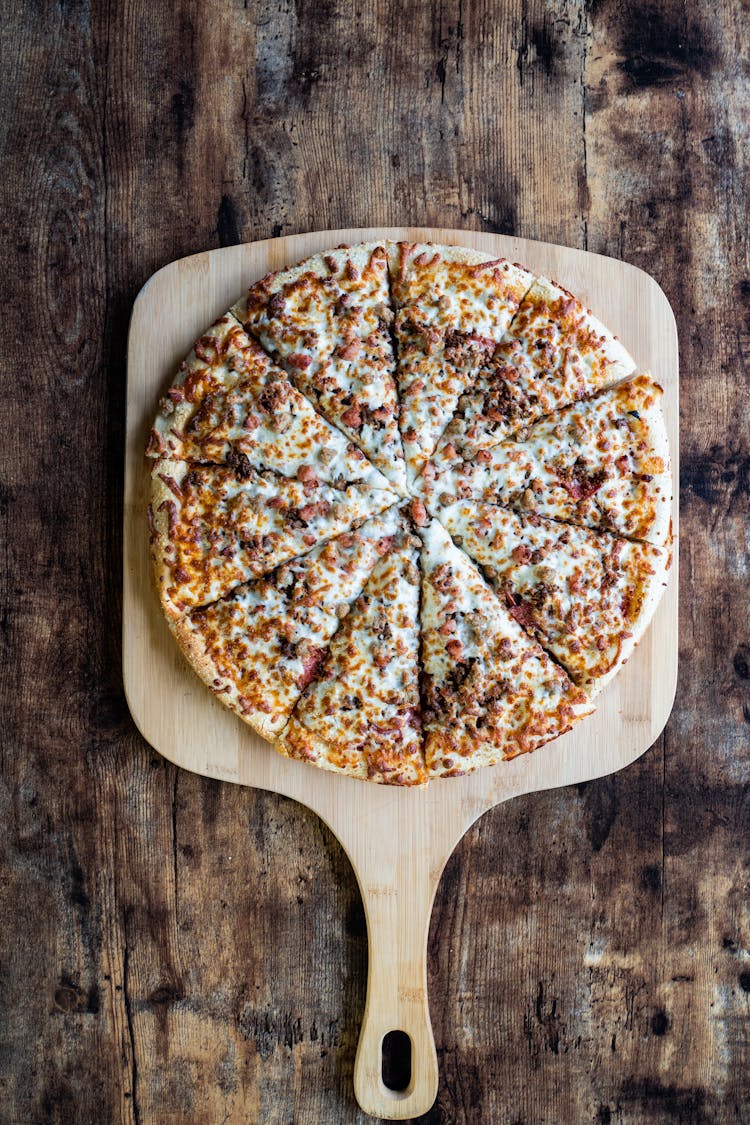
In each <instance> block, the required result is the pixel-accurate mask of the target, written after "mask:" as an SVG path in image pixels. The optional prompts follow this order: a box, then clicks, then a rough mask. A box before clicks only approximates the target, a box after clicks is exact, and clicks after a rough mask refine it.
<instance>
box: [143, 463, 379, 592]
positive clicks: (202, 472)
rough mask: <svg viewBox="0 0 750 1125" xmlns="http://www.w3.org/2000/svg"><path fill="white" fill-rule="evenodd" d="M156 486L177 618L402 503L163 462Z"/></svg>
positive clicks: (163, 558) (162, 549) (159, 557)
mask: <svg viewBox="0 0 750 1125" xmlns="http://www.w3.org/2000/svg"><path fill="white" fill-rule="evenodd" d="M152 481H153V487H152V504H151V507H152V518H153V522H154V532H155V537H154V552H155V556H156V559H155V561H156V566H157V578H158V581H159V583H160V586H161V592H162V598H163V600H164V602H165V606H166V608H167V609H168V611H171V612H173V613H180V612H184V611H185V610H187V609H191V608H194V607H197V606H201V605H206V604H208V603H209V602H212V601H216V599H217V598H220V597H224V596H225V595H226V594H227V593H228V592H229V591H230V590H231V589H232V588H233V587H234V586H237V585H239V584H240V583H241V582H246V581H248V579H251V578H258V577H261V576H262V575H264V574H268V573H269V572H270V571H271V570H273V569H274V568H275V567H277V566H278V565H279V564H280V563H282V562H285V561H286V560H287V559H291V558H294V557H295V556H297V555H304V554H306V553H307V552H308V551H310V550H311V549H312V548H313V547H314V546H316V544H317V543H318V542H319V541H320V540H325V539H330V538H332V537H333V536H335V535H338V534H340V533H341V532H342V531H346V530H348V529H349V528H351V527H352V526H353V525H354V524H356V523H359V522H362V521H363V520H365V519H367V518H368V517H369V516H372V515H376V514H377V513H378V512H382V511H384V510H385V509H386V508H388V507H390V505H391V504H393V502H394V501H395V500H396V499H397V497H396V496H395V494H394V493H392V492H387V491H386V490H385V489H375V490H370V489H368V488H367V487H366V486H364V485H361V484H351V485H349V486H348V487H347V488H345V489H334V488H331V487H330V486H328V485H324V484H320V483H318V484H317V485H316V486H314V487H311V486H309V485H304V484H303V483H302V482H300V481H298V480H289V479H288V478H287V477H281V476H278V475H277V474H275V473H270V472H264V473H258V472H256V471H255V470H250V471H249V472H248V474H247V476H245V477H244V478H242V479H240V478H238V477H237V476H236V475H235V473H234V472H233V471H232V470H231V469H228V468H223V467H221V466H215V465H196V466H190V465H186V464H185V463H184V462H162V461H159V462H157V463H156V466H155V468H154V473H153V477H152Z"/></svg>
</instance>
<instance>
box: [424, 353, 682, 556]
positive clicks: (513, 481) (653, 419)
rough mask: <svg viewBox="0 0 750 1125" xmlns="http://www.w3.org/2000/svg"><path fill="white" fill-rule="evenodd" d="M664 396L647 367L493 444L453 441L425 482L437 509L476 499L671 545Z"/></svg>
mask: <svg viewBox="0 0 750 1125" xmlns="http://www.w3.org/2000/svg"><path fill="white" fill-rule="evenodd" d="M661 395H662V390H661V387H659V386H658V385H657V384H656V383H654V382H653V380H652V379H651V378H650V377H649V376H647V375H638V376H636V377H635V378H634V379H631V380H629V381H628V382H627V383H623V384H621V385H620V386H617V387H613V388H611V389H609V390H606V391H602V392H601V393H600V394H598V395H596V396H595V397H593V398H591V399H588V400H587V401H585V402H578V403H575V404H574V405H572V406H569V407H567V408H566V409H565V410H561V411H560V412H559V413H556V414H553V415H551V416H550V417H548V418H543V419H542V420H541V421H539V422H536V423H535V424H534V425H532V426H530V427H529V428H528V430H525V431H519V432H518V433H517V434H516V435H515V436H514V437H513V438H509V439H507V440H505V441H503V442H499V443H498V444H496V445H493V446H492V447H491V448H489V449H481V450H478V451H471V452H469V451H467V450H466V449H464V450H461V449H460V448H459V447H458V446H457V445H455V444H453V443H452V442H446V443H445V444H444V445H443V446H442V448H441V449H440V450H438V452H437V453H436V454H435V456H434V457H433V459H432V461H431V462H430V464H428V465H427V467H426V468H425V471H424V473H423V475H422V477H421V478H420V482H419V490H420V492H421V494H422V495H423V497H424V499H425V501H426V503H427V504H428V507H430V508H431V510H433V511H438V510H439V508H440V507H442V506H444V505H446V504H448V505H449V504H451V503H453V502H454V501H455V500H456V499H469V498H471V499H474V500H484V501H487V502H489V503H497V504H504V505H507V506H508V507H512V508H515V509H517V510H520V511H525V512H529V511H533V512H536V513H538V514H539V515H541V516H546V517H549V518H552V519H561V520H567V521H571V522H574V523H578V524H582V525H583V526H585V527H591V528H596V529H601V530H608V531H614V532H616V533H617V534H619V535H625V536H629V537H632V538H634V539H644V540H647V541H648V542H650V543H654V544H655V545H657V546H664V545H667V544H668V543H669V538H670V514H671V507H672V485H671V475H670V470H669V447H668V442H667V432H666V428H665V424H664V415H663V414H662V412H661V408H660V405H659V400H660V398H661Z"/></svg>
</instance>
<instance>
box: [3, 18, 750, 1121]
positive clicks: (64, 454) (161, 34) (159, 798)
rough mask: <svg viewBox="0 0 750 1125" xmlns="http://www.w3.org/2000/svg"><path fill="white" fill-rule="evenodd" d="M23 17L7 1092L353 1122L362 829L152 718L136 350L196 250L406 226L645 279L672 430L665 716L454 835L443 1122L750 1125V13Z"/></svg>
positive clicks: (12, 64)
mask: <svg viewBox="0 0 750 1125" xmlns="http://www.w3.org/2000/svg"><path fill="white" fill-rule="evenodd" d="M0 35H1V36H2V44H3V58H4V60H5V65H4V68H3V71H2V73H1V74H0V106H2V115H1V116H0V144H1V145H2V151H3V172H4V175H3V176H2V177H1V178H0V193H1V195H0V202H1V204H2V205H1V206H0V223H2V230H3V236H4V237H3V241H2V246H1V247H0V254H1V255H2V259H3V262H2V267H3V268H2V270H0V299H1V300H2V304H3V309H4V317H3V322H4V334H3V356H2V362H3V370H4V375H5V382H4V387H5V396H4V411H3V416H4V417H3V441H2V448H1V449H0V456H1V457H2V478H1V479H2V515H3V526H4V540H3V549H4V566H3V584H2V586H3V609H2V617H1V618H0V621H1V622H2V636H3V641H4V647H5V651H6V652H7V653H8V660H7V672H6V675H5V676H4V678H3V687H2V690H3V704H2V714H3V723H2V735H1V739H2V740H1V741H0V754H1V755H2V756H1V759H0V761H1V762H2V782H1V784H0V802H1V804H2V813H3V820H4V826H5V831H4V833H3V835H2V840H1V842H0V856H1V862H2V878H1V879H0V927H2V936H1V937H0V951H1V952H0V1029H1V1030H0V1044H1V1046H2V1050H0V1102H1V1103H2V1105H3V1114H2V1115H3V1117H4V1118H5V1119H8V1120H10V1121H14V1122H15V1121H19V1122H21V1121H59V1122H67V1121H71V1120H78V1121H85V1122H88V1121H91V1122H94V1121H96V1122H99V1121H109V1120H123V1121H141V1122H147V1121H169V1122H194V1121H196V1120H207V1121H217V1122H218V1121H222V1120H227V1121H239V1120H259V1121H264V1122H276V1121H278V1122H288V1121H292V1120H294V1121H299V1122H317V1121H357V1120H364V1118H362V1116H361V1114H359V1112H358V1110H357V1108H356V1105H355V1104H354V1102H353V1099H352V1093H351V1070H352V1065H353V1057H354V1049H355V1044H356V1033H357V1026H358V1020H359V1019H360V1016H361V1011H362V1005H363V1002H364V973H365V963H366V940H365V933H364V920H363V916H362V913H361V907H360V903H359V897H358V894H357V891H356V887H355V886H354V884H353V880H352V876H351V872H350V870H349V867H348V864H347V863H346V860H345V858H344V856H343V854H342V853H341V851H340V849H339V848H338V846H337V845H336V843H335V842H334V841H333V840H332V838H331V837H330V835H329V834H328V833H327V832H326V831H325V830H324V829H323V828H321V826H320V825H319V824H318V823H317V822H316V821H315V819H314V818H312V817H311V816H309V814H306V813H305V812H304V811H301V810H300V809H298V808H296V807H295V806H292V805H291V804H290V803H289V802H286V801H283V800H281V799H278V798H273V797H269V796H265V795H263V794H259V793H248V792H245V791H242V790H239V789H233V788H231V787H221V786H218V785H216V784H213V783H211V782H208V781H203V780H201V779H198V778H194V777H191V776H189V775H185V774H179V775H178V774H177V773H176V771H174V770H173V769H172V768H171V767H170V766H168V765H166V764H165V763H164V762H163V761H162V760H161V759H159V758H158V757H157V756H156V755H154V754H153V753H152V752H151V751H150V750H149V749H148V748H147V747H146V746H145V745H144V744H143V742H142V740H141V739H140V738H139V736H138V735H137V733H136V732H135V731H134V729H133V727H132V725H131V723H130V720H129V718H128V715H127V711H126V707H125V704H124V700H123V697H122V691H121V682H120V675H119V614H120V595H119V566H120V563H119V559H120V546H121V544H120V531H119V526H120V514H121V499H120V494H121V454H122V403H123V399H124V395H123V386H124V349H125V335H126V328H127V317H128V313H129V308H130V304H131V302H132V299H133V297H134V295H135V293H136V292H137V290H138V288H139V287H140V285H141V284H142V283H143V282H144V281H145V280H146V278H147V277H148V276H149V275H150V274H151V273H152V272H153V271H154V270H155V269H156V268H158V267H159V266H161V265H163V264H164V263H165V262H167V261H169V260H171V259H172V258H175V257H178V256H181V255H183V254H187V253H190V252H192V251H195V250H199V249H204V248H206V247H210V246H214V245H219V244H221V243H231V242H235V241H238V240H243V239H250V238H260V237H267V236H270V235H273V234H278V233H281V232H287V231H292V230H303V229H315V228H322V227H337V226H343V225H348V224H355V223H368V224H369V223H393V222H403V221H408V222H414V223H436V224H443V225H456V226H472V227H484V228H486V229H495V230H499V231H502V232H510V233H517V234H521V235H525V236H527V237H532V238H533V237H536V238H543V239H548V240H551V241H555V240H557V241H562V242H567V243H569V244H571V245H580V246H588V248H589V249H591V250H595V251H601V252H604V253H610V254H615V255H617V256H621V257H624V258H626V259H627V260H629V261H633V262H635V263H636V264H638V265H640V266H642V267H643V268H644V269H646V270H648V271H649V272H650V273H652V274H654V276H656V277H657V279H658V280H659V281H660V282H661V284H662V286H663V287H664V289H665V290H666V292H667V294H668V296H669V297H670V299H671V301H672V303H673V305H674V307H675V311H676V314H677V318H678V324H679V329H680V337H681V344H682V365H683V378H682V387H683V417H684V425H683V448H684V451H685V452H684V464H683V480H684V488H683V496H682V511H683V529H684V534H683V546H682V552H683V573H684V581H683V588H682V591H681V593H682V616H681V637H682V671H681V680H680V687H679V690H678V697H677V704H676V708H675V713H674V716H673V719H672V721H671V723H670V725H669V727H668V729H667V733H666V735H665V737H664V738H663V739H662V740H660V742H659V744H658V745H657V747H655V749H654V750H653V751H652V752H651V753H650V754H649V755H647V756H646V757H645V758H644V759H643V760H641V761H640V762H638V763H637V764H636V765H635V766H633V767H632V768H630V769H629V770H628V771H626V772H625V773H624V774H622V775H620V776H617V777H615V778H609V779H605V780H603V781H601V782H596V783H591V784H590V785H588V786H586V787H585V788H583V789H582V790H580V791H578V790H571V791H565V792H560V793H548V794H538V795H535V796H533V797H529V798H525V799H523V800H520V801H518V802H515V803H514V804H512V805H510V806H504V807H502V808H500V809H499V810H497V811H496V812H495V813H492V814H490V815H488V816H487V817H485V818H484V819H483V820H482V821H481V822H480V823H479V824H478V825H477V827H476V828H475V829H474V830H473V831H472V832H471V833H470V834H469V836H468V838H467V839H466V840H465V841H464V843H463V844H462V845H461V847H460V848H459V850H458V852H457V854H456V855H455V856H454V858H453V859H452V860H451V863H450V865H449V868H448V870H447V872H446V875H445V878H444V880H443V884H442V885H441V888H440V891H439V894H438V900H437V902H436V907H435V913H434V916H433V922H432V929H431V939H430V951H431V1002H432V1010H433V1018H434V1024H435V1034H436V1041H437V1042H438V1045H439V1052H440V1058H441V1066H442V1085H441V1090H440V1094H439V1099H438V1103H437V1105H436V1107H435V1108H434V1110H433V1111H432V1113H431V1114H429V1115H428V1118H427V1119H428V1120H430V1121H433V1122H438V1121H451V1122H453V1121H455V1122H475V1121H478V1120H481V1121H493V1122H495V1121H496V1122H520V1121H524V1122H529V1123H531V1122H534V1123H544V1122H550V1123H552V1122H564V1121H571V1122H572V1121H575V1122H578V1121H599V1122H619V1123H627V1125H631V1123H633V1125H634V1123H636V1122H644V1121H664V1120H675V1121H683V1122H712V1121H715V1122H728V1121H742V1120H743V1118H744V1116H746V1113H747V1105H748V1102H749V1101H750V1084H749V1083H748V1078H747V1075H748V1073H749V1072H750V1065H749V1064H750V1058H749V1054H750V1052H749V1050H748V1046H749V1044H748V1039H749V1032H748V1028H749V1027H750V1023H749V1022H748V1021H749V1015H748V1002H749V1001H748V997H749V996H750V952H748V951H749V950H750V912H749V910H748V876H747V871H748V861H749V858H750V855H749V852H748V847H749V845H748V840H749V839H750V833H749V832H748V828H750V824H749V823H748V821H749V819H750V817H749V814H748V804H749V802H748V783H747V777H748V758H749V757H750V726H749V724H750V690H749V688H748V665H749V664H750V655H749V652H750V650H749V648H748V646H749V645H750V612H749V611H748V598H747V586H748V575H747V559H748V557H750V544H748V487H749V478H750V469H749V467H748V466H749V461H748V454H747V449H748V428H749V424H748V409H747V407H748V385H749V383H750V380H749V378H748V363H749V362H750V359H749V357H750V320H749V319H748V312H749V306H748V301H749V300H750V296H749V294H750V281H748V278H750V272H748V271H749V268H750V266H749V263H748V223H747V217H748V216H747V202H746V201H747V198H748V156H747V153H748V143H747V142H748V121H747V115H746V110H745V107H746V104H747V98H748V70H747V61H746V60H747V56H748V31H747V14H746V12H745V11H744V9H743V7H742V5H741V4H740V3H735V2H729V0H725V2H723V3H721V4H719V5H717V6H713V7H707V6H705V5H699V4H697V3H696V2H695V0H690V2H689V3H687V4H683V3H679V4H678V3H677V2H676V0H674V2H673V0H669V2H668V3H665V4H662V5H659V6H653V7H651V6H648V5H641V4H637V5H636V4H626V5H624V6H623V5H622V4H619V3H618V4H615V3H614V2H613V0H612V2H610V0H597V2H596V3H589V4H586V5H584V4H583V3H573V2H565V0H556V2H555V3H554V4H551V5H550V4H542V3H540V2H538V0H533V2H532V0H517V2H514V3H507V4H506V3H503V4H499V3H498V4H493V3H489V2H487V0H480V2H477V3H473V4H466V3H460V2H459V0H455V2H449V0H444V2H442V3H439V4H435V5H432V4H426V3H424V4H417V3H414V4H410V5H397V4H395V3H391V4H388V3H376V4H374V5H370V6H365V7H364V8H363V9H362V10H361V11H354V10H353V9H352V8H351V6H349V5H345V4H342V3H337V2H335V0H333V2H330V3H325V4H321V3H318V4H307V3H299V4H296V5H291V4H287V3H284V4H279V5H277V4H270V3H265V4H264V3H257V4H254V5H253V4H248V5H247V6H246V7H245V6H243V5H241V4H239V3H235V4H233V5H227V4H204V5H191V4H188V3H181V4H175V5H172V6H171V7H170V9H169V10H167V9H166V8H165V7H164V6H160V5H148V4H144V3H141V2H132V3H126V4H122V5H105V4H103V3H92V4H91V5H89V6H86V5H66V6H59V7H57V8H54V9H53V8H50V7H49V6H33V5H25V4H16V5H14V6H11V9H10V10H9V12H8V13H7V14H6V18H5V19H4V21H3V24H2V28H1V29H0Z"/></svg>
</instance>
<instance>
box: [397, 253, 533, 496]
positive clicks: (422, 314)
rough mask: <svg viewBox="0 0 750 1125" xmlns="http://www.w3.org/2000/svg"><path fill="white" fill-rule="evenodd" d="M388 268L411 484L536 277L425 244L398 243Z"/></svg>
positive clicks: (486, 259) (473, 255)
mask: <svg viewBox="0 0 750 1125" xmlns="http://www.w3.org/2000/svg"><path fill="white" fill-rule="evenodd" d="M390 270H391V291H392V294H393V300H394V305H395V308H396V320H395V332H396V339H397V342H398V370H397V378H398V385H399V396H400V401H401V413H400V422H399V424H400V427H401V439H402V441H403V445H404V455H405V457H406V465H407V475H408V479H409V481H410V482H413V481H414V479H415V477H417V476H418V475H419V473H420V472H421V470H422V467H423V465H424V463H425V461H426V460H427V459H428V458H429V457H430V455H431V454H432V452H433V450H434V448H435V445H436V444H437V441H438V438H439V437H440V435H441V433H442V432H443V430H444V429H445V427H446V425H447V423H448V422H449V420H450V418H451V417H452V416H453V414H454V413H455V410H456V406H457V404H458V400H459V398H460V396H461V394H462V393H463V391H464V390H465V389H466V388H467V387H468V386H469V385H470V384H471V383H472V382H473V380H474V378H475V376H476V373H477V370H478V369H479V367H481V366H482V364H483V363H484V362H486V360H487V358H488V357H489V356H490V355H491V354H492V352H493V351H494V349H495V346H496V345H497V343H498V342H499V341H500V340H501V339H502V337H503V334H504V333H505V331H506V329H507V328H508V326H509V324H510V322H511V320H512V319H513V316H514V314H515V312H516V310H517V309H518V306H519V303H520V301H521V298H522V297H523V295H524V293H525V292H526V290H527V289H528V288H529V286H530V285H531V283H532V281H533V279H534V278H533V274H530V273H528V271H526V270H524V269H522V268H521V267H520V266H515V265H512V264H511V263H510V262H507V261H505V260H504V259H499V260H498V259H492V258H491V257H490V256H489V255H487V254H482V253H479V252H477V251H472V250H466V249H464V248H463V247H446V246H440V247H438V246H430V245H425V244H423V243H417V244H411V243H398V245H397V246H394V247H392V249H391V253H390Z"/></svg>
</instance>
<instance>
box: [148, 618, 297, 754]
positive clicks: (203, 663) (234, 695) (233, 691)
mask: <svg viewBox="0 0 750 1125" xmlns="http://www.w3.org/2000/svg"><path fill="white" fill-rule="evenodd" d="M170 628H171V630H172V634H173V636H174V637H175V638H176V640H177V643H178V645H179V646H180V649H181V650H182V654H183V656H184V657H185V659H186V660H187V662H188V664H190V665H191V667H192V668H194V669H195V671H196V672H197V673H198V675H199V676H200V678H201V679H202V680H203V682H204V684H206V686H207V687H208V688H210V690H211V691H212V692H213V694H214V695H215V696H216V697H217V698H218V699H219V700H220V702H221V703H223V704H224V706H225V707H229V708H230V710H232V711H234V712H235V714H237V715H239V717H240V718H241V719H242V720H243V722H245V723H248V724H249V725H250V726H251V727H252V728H253V729H254V730H256V731H257V732H258V734H259V735H260V736H261V738H265V739H266V740H267V741H268V742H273V740H274V739H275V738H276V736H277V735H278V733H279V731H280V730H281V729H282V727H283V726H284V721H285V716H281V717H280V718H278V719H276V720H275V721H274V720H273V719H272V718H269V716H268V715H265V714H263V713H262V712H261V711H259V710H257V708H253V709H248V707H247V706H243V704H242V701H241V699H240V696H239V692H238V691H237V686H236V684H235V683H233V681H232V680H231V679H229V678H227V677H226V676H223V675H222V674H221V672H220V671H219V669H218V668H217V666H216V664H215V662H214V660H213V659H212V657H211V655H210V653H208V652H207V651H206V647H205V644H204V643H203V638H202V636H201V634H200V633H199V632H198V630H197V629H195V628H194V627H193V624H192V622H191V620H190V617H181V618H179V619H177V620H173V621H171V622H170Z"/></svg>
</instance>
